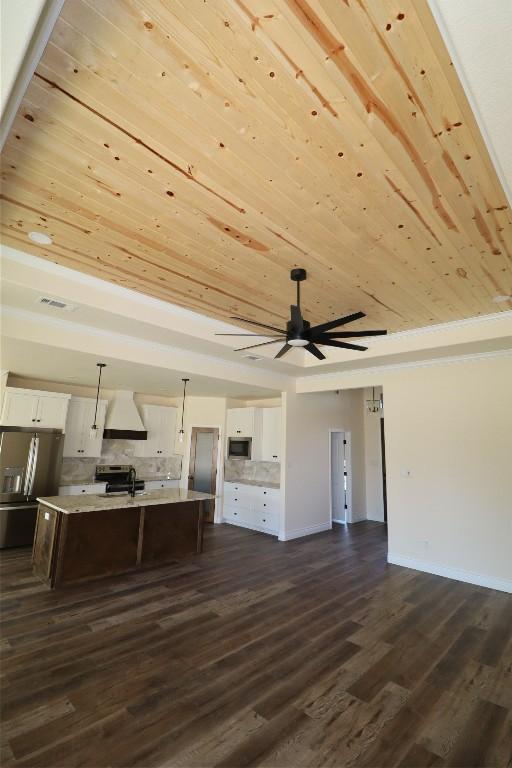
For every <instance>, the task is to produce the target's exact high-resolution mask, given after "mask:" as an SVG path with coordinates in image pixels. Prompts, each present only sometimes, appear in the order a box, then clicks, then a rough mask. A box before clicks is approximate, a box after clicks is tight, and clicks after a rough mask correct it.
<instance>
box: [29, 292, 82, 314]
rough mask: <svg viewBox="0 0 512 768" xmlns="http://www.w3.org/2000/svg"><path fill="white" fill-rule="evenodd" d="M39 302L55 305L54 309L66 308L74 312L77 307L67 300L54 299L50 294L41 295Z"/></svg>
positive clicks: (48, 305)
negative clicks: (67, 302)
mask: <svg viewBox="0 0 512 768" xmlns="http://www.w3.org/2000/svg"><path fill="white" fill-rule="evenodd" d="M37 303H38V304H44V305H45V306H47V307H54V309H65V310H67V311H68V312H72V311H73V310H74V309H76V306H75V305H74V304H66V302H65V301H61V300H60V299H52V298H50V297H49V296H40V297H39V299H38V300H37Z"/></svg>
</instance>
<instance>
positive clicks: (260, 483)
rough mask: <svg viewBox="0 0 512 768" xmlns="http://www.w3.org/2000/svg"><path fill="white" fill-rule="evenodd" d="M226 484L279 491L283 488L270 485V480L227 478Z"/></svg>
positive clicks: (274, 484) (277, 485) (273, 484)
mask: <svg viewBox="0 0 512 768" xmlns="http://www.w3.org/2000/svg"><path fill="white" fill-rule="evenodd" d="M224 482H225V483H233V485H257V486H259V487H260V488H277V489H279V488H280V487H281V486H280V485H279V483H270V482H269V481H268V480H266V481H265V480H226V478H224Z"/></svg>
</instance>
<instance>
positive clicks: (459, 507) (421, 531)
mask: <svg viewBox="0 0 512 768" xmlns="http://www.w3.org/2000/svg"><path fill="white" fill-rule="evenodd" d="M384 400H385V408H386V419H385V425H386V459H387V489H388V529H389V559H390V561H392V562H398V563H399V564H400V563H401V564H405V565H411V566H413V567H415V566H416V567H419V568H423V569H424V570H427V571H432V572H434V573H436V572H439V573H442V574H445V575H448V576H452V577H454V578H462V579H464V580H468V581H472V582H475V583H479V584H483V585H484V586H494V587H496V588H498V589H500V588H501V589H508V590H511V591H512V358H510V357H500V358H494V359H490V360H485V361H484V360H480V361H479V360H474V361H468V362H465V363H458V364H455V365H445V366H433V367H428V368H416V369H413V370H409V371H408V372H407V375H404V374H403V373H400V374H397V373H395V374H394V375H391V376H390V377H389V383H388V382H387V381H386V383H385V384H384ZM408 470H410V473H411V474H410V477H404V474H405V473H406V471H408Z"/></svg>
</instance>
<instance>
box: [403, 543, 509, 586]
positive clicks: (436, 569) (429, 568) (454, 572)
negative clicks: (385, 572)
mask: <svg viewBox="0 0 512 768" xmlns="http://www.w3.org/2000/svg"><path fill="white" fill-rule="evenodd" d="M388 563H392V564H393V565H403V566H404V567H405V568H413V569H414V570H415V571H426V573H434V574H435V575H436V576H446V578H447V579H455V580H456V581H465V582H467V583H468V584H476V585H477V586H479V587H488V588H489V589H497V590H499V591H500V592H512V580H508V579H496V578H494V577H493V576H484V575H482V574H481V573H474V572H473V571H465V570H463V569H461V568H450V567H449V566H445V565H441V564H440V563H430V562H428V561H426V560H416V559H415V558H414V557H406V556H405V555H397V554H394V553H392V552H388Z"/></svg>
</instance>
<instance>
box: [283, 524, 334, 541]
mask: <svg viewBox="0 0 512 768" xmlns="http://www.w3.org/2000/svg"><path fill="white" fill-rule="evenodd" d="M331 528H332V521H331V520H329V521H328V522H326V523H317V524H316V525H308V526H307V527H306V528H294V529H292V530H291V531H280V532H279V536H278V538H279V541H290V539H300V538H301V537H302V536H311V534H313V533H321V532H322V531H330V530H331Z"/></svg>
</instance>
